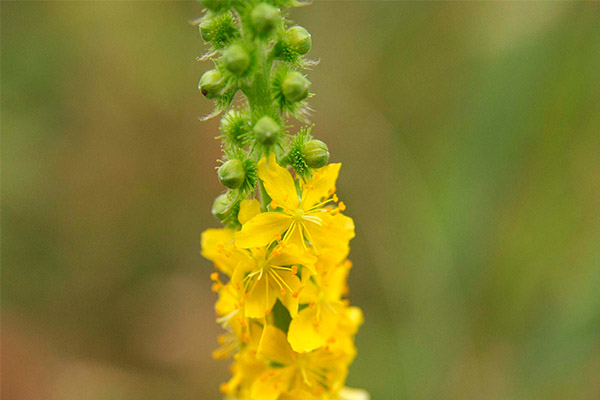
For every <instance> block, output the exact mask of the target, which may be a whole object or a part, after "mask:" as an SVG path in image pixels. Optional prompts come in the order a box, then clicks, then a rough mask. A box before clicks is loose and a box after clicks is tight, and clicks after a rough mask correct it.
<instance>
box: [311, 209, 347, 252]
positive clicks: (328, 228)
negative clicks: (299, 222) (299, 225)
mask: <svg viewBox="0 0 600 400" xmlns="http://www.w3.org/2000/svg"><path fill="white" fill-rule="evenodd" d="M323 214H324V215H322V216H321V219H322V221H323V223H322V225H321V226H319V225H317V224H305V227H306V229H307V230H308V231H309V233H310V237H311V239H312V240H313V245H314V246H315V247H316V248H317V249H318V250H319V251H322V250H323V249H326V248H334V249H337V250H338V251H347V246H348V243H349V241H350V239H352V238H353V237H354V221H352V218H350V217H347V216H345V215H342V214H336V215H333V216H332V215H329V214H325V213H323Z"/></svg>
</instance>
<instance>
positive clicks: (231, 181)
mask: <svg viewBox="0 0 600 400" xmlns="http://www.w3.org/2000/svg"><path fill="white" fill-rule="evenodd" d="M217 176H218V177H219V182H221V183H222V184H223V186H225V187H228V188H229V189H237V188H239V187H240V186H242V185H243V183H244V180H246V170H245V169H244V164H243V163H242V162H241V161H240V160H229V161H227V162H225V163H224V164H223V165H221V166H220V167H219V169H218V171H217Z"/></svg>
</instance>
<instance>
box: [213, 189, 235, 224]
mask: <svg viewBox="0 0 600 400" xmlns="http://www.w3.org/2000/svg"><path fill="white" fill-rule="evenodd" d="M229 203H230V200H229V196H227V193H223V194H222V195H219V196H217V198H216V199H215V201H214V203H213V205H212V210H211V213H212V215H214V216H215V217H217V219H219V221H222V220H223V219H224V218H225V217H226V216H227V211H229Z"/></svg>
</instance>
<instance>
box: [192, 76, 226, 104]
mask: <svg viewBox="0 0 600 400" xmlns="http://www.w3.org/2000/svg"><path fill="white" fill-rule="evenodd" d="M198 89H200V91H201V92H202V94H203V95H204V96H205V97H206V98H207V99H216V98H217V97H219V96H220V95H221V89H223V80H222V79H221V73H220V72H219V71H218V70H216V69H211V70H208V71H206V72H205V73H204V74H203V75H202V77H201V78H200V82H199V83H198Z"/></svg>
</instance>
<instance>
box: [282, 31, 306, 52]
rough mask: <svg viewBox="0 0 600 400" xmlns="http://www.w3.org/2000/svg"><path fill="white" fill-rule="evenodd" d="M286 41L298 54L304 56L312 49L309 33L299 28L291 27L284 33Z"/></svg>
mask: <svg viewBox="0 0 600 400" xmlns="http://www.w3.org/2000/svg"><path fill="white" fill-rule="evenodd" d="M286 36H287V41H288V44H289V45H290V47H292V48H293V49H294V50H295V51H296V52H298V53H299V54H306V53H308V52H309V51H310V48H311V47H312V39H311V37H310V33H308V31H307V30H306V29H304V28H303V27H301V26H292V27H291V28H290V29H288V30H287V32H286Z"/></svg>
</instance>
